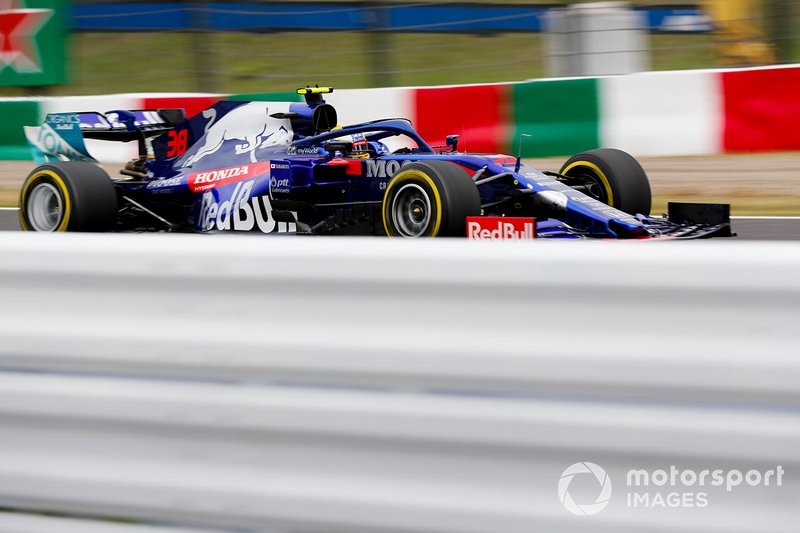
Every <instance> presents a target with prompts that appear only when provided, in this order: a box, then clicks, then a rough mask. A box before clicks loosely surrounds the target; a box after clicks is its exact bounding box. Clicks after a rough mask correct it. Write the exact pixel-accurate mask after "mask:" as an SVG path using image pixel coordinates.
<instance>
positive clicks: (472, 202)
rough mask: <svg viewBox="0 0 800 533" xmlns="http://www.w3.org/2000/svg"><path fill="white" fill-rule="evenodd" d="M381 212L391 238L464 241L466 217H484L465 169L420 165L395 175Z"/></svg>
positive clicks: (441, 163)
mask: <svg viewBox="0 0 800 533" xmlns="http://www.w3.org/2000/svg"><path fill="white" fill-rule="evenodd" d="M382 209H383V227H384V229H385V230H386V234H387V235H389V236H390V237H464V236H466V234H467V217H468V216H475V215H480V214H481V198H480V195H479V194H478V188H477V187H475V184H474V183H473V181H472V176H471V175H470V174H469V173H467V171H465V170H464V169H463V168H462V167H459V166H458V165H455V164H453V163H449V162H446V161H426V162H421V161H418V162H416V163H411V164H409V165H406V166H403V167H402V168H401V169H400V171H399V172H398V173H397V174H395V175H394V178H392V181H391V182H389V186H388V187H387V188H386V194H384V196H383V206H382Z"/></svg>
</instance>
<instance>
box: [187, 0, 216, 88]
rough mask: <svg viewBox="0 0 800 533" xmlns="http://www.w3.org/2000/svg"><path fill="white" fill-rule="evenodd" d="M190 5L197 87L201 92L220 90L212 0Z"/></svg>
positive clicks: (195, 2) (193, 59)
mask: <svg viewBox="0 0 800 533" xmlns="http://www.w3.org/2000/svg"><path fill="white" fill-rule="evenodd" d="M191 3H192V4H194V5H192V6H191V7H189V8H188V9H189V20H190V25H191V28H192V29H191V30H190V31H189V47H190V50H189V55H190V56H191V64H192V71H193V74H194V79H195V89H196V90H198V91H200V92H208V93H213V92H216V91H217V90H218V87H217V85H216V83H215V80H216V76H215V75H214V73H215V71H216V61H215V59H216V57H215V52H214V43H213V40H214V39H213V35H214V33H213V27H212V21H211V2H210V0H197V1H194V2H191Z"/></svg>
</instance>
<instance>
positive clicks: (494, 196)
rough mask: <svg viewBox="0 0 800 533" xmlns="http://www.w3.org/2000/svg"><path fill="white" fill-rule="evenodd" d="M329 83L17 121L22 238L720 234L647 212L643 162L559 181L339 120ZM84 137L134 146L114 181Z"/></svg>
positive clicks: (453, 141) (494, 158)
mask: <svg viewBox="0 0 800 533" xmlns="http://www.w3.org/2000/svg"><path fill="white" fill-rule="evenodd" d="M332 91H333V89H331V88H320V87H306V88H303V89H299V90H298V92H299V93H300V94H302V95H304V97H305V102H304V103H303V102H296V103H286V102H233V101H221V102H219V103H217V104H215V105H214V106H212V107H210V108H208V109H206V110H204V111H202V112H201V113H198V114H197V115H195V116H193V117H191V118H189V119H187V118H186V114H185V112H183V110H181V109H159V110H148V111H129V110H114V111H109V112H106V113H105V114H101V113H97V112H91V113H52V114H49V115H47V117H46V119H45V122H44V124H43V125H42V126H39V127H26V128H25V129H26V136H27V138H28V141H29V143H30V145H31V149H32V151H33V154H34V158H35V159H36V161H37V162H38V163H40V165H39V166H37V167H36V168H35V169H34V170H33V172H32V173H31V174H30V175H29V176H28V178H27V180H26V181H25V183H24V185H23V187H22V191H21V197H20V211H19V213H20V222H21V225H22V227H23V229H25V230H28V231H134V232H140V231H180V232H199V233H207V232H218V231H248V232H261V233H268V234H270V233H296V234H312V235H330V234H350V235H353V234H358V235H388V236H392V237H444V236H455V237H464V236H469V237H473V238H485V237H489V238H491V237H499V238H510V239H517V238H520V239H521V238H528V237H533V236H534V235H535V236H538V237H545V238H572V239H584V238H607V239H647V238H654V237H669V238H699V237H711V236H729V235H731V229H730V217H729V214H730V209H729V206H727V205H716V204H671V205H670V213H669V216H667V217H651V216H650V208H651V194H650V185H649V182H648V179H647V176H646V174H645V172H644V170H643V169H642V167H641V165H640V164H639V163H638V162H637V161H636V160H635V159H634V158H633V157H631V156H630V155H628V154H627V153H624V152H622V151H619V150H613V149H599V150H592V151H588V152H584V153H582V154H579V155H576V156H575V157H572V158H570V159H569V160H568V161H567V162H566V163H564V165H563V166H562V167H561V169H560V170H559V171H558V172H552V171H542V170H537V169H534V168H530V167H529V166H527V165H525V164H523V163H522V161H521V158H520V155H519V154H518V155H517V156H516V157H512V156H509V155H502V154H470V153H463V152H459V151H458V140H459V137H458V136H457V135H452V136H449V137H447V140H446V144H445V145H443V146H430V145H429V144H428V143H427V142H426V141H425V140H424V139H423V138H422V137H421V136H420V135H419V134H418V133H417V132H416V131H415V130H414V128H413V127H412V125H411V122H410V121H409V120H407V119H403V118H388V119H384V120H376V121H372V122H366V123H361V124H354V125H347V126H338V125H337V124H338V118H337V113H336V110H335V109H334V107H333V106H332V105H330V104H329V103H327V102H325V99H324V95H325V94H327V93H330V92H332ZM85 139H100V140H105V141H119V142H136V143H137V144H138V152H139V157H138V158H136V159H134V160H133V161H131V162H129V163H128V164H127V165H126V166H125V168H124V169H121V170H120V175H119V176H116V177H113V178H112V177H109V175H108V174H107V173H106V172H105V171H104V170H103V169H102V168H101V167H100V166H99V164H98V163H97V161H96V160H95V159H94V158H93V157H92V156H91V155H90V154H89V151H88V150H87V148H86V144H85V142H84V140H85Z"/></svg>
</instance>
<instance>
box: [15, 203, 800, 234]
mask: <svg viewBox="0 0 800 533" xmlns="http://www.w3.org/2000/svg"><path fill="white" fill-rule="evenodd" d="M19 230H20V226H19V218H18V213H17V209H14V208H0V231H19ZM733 231H735V232H736V233H737V237H736V239H738V240H750V241H799V240H800V217H734V219H733Z"/></svg>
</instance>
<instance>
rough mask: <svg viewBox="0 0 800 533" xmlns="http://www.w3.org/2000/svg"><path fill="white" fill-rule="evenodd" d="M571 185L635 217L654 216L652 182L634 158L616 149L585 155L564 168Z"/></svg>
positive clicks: (568, 183)
mask: <svg viewBox="0 0 800 533" xmlns="http://www.w3.org/2000/svg"><path fill="white" fill-rule="evenodd" d="M560 174H563V175H565V176H568V177H569V178H571V180H570V181H569V182H567V185H570V186H571V187H575V188H578V189H579V190H581V191H582V192H583V193H585V194H587V195H588V196H591V197H592V198H594V199H596V200H599V201H601V202H603V203H604V204H607V205H610V206H611V207H614V208H616V209H619V210H620V211H624V212H626V213H630V214H631V215H636V214H643V215H649V214H650V207H651V203H652V195H651V193H650V181H649V180H648V179H647V174H646V173H645V171H644V169H643V168H642V166H641V165H640V164H639V162H638V161H636V159H634V158H633V156H631V155H629V154H627V153H626V152H623V151H622V150H615V149H612V148H601V149H599V150H590V151H588V152H583V153H582V154H578V155H576V156H575V157H573V158H571V159H570V160H569V161H567V162H566V163H564V166H563V167H561V172H560Z"/></svg>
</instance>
